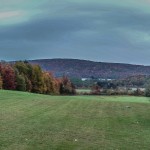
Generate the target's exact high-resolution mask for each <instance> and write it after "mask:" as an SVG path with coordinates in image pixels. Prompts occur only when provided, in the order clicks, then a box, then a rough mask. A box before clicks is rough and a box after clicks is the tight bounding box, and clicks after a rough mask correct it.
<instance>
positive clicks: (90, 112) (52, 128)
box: [0, 91, 150, 150]
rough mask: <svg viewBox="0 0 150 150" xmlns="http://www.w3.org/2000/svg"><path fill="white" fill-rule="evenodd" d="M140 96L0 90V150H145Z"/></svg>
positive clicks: (146, 106)
mask: <svg viewBox="0 0 150 150" xmlns="http://www.w3.org/2000/svg"><path fill="white" fill-rule="evenodd" d="M149 116H150V102H149V98H145V97H127V96H124V97H119V96H118V97H115V96H114V97H108V96H46V95H38V94H30V93H23V92H13V91H0V150H117V149H118V150H134V149H135V150H141V149H142V150H149V146H150V140H149V139H150V117H149Z"/></svg>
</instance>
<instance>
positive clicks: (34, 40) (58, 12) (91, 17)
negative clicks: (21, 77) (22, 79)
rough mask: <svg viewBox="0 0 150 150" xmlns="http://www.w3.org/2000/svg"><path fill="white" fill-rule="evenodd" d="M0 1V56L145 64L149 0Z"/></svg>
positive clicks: (148, 50)
mask: <svg viewBox="0 0 150 150" xmlns="http://www.w3.org/2000/svg"><path fill="white" fill-rule="evenodd" d="M0 2H1V6H0V60H6V61H13V60H31V59H53V58H71V59H83V60H91V61H97V62H112V63H128V64H138V65H150V60H149V58H150V30H149V29H150V20H149V18H150V1H149V0H132V1H130V0H126V1H124V2H122V1H119V0H105V1H103V0H93V1H90V0H61V1H60V0H52V1H49V0H43V1H40V0H32V1H29V0H20V1H18V0H13V2H12V1H11V0H8V1H6V0H0Z"/></svg>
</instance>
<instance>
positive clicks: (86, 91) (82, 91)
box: [76, 89, 91, 94]
mask: <svg viewBox="0 0 150 150" xmlns="http://www.w3.org/2000/svg"><path fill="white" fill-rule="evenodd" d="M76 91H77V94H83V93H90V92H91V90H90V89H77V90H76Z"/></svg>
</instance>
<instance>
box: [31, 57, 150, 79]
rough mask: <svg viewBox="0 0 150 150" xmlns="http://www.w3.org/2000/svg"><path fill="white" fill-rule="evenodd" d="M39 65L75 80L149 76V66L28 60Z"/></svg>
mask: <svg viewBox="0 0 150 150" xmlns="http://www.w3.org/2000/svg"><path fill="white" fill-rule="evenodd" d="M29 62H30V63H32V64H39V65H40V66H41V67H42V68H43V69H44V70H47V71H51V72H53V73H54V75H55V76H57V77H58V76H63V75H67V76H69V77H77V78H90V77H94V78H107V79H108V78H110V79H118V78H125V77H128V76H135V75H150V66H143V65H131V64H121V63H105V62H94V61H88V60H78V59H39V60H30V61H29Z"/></svg>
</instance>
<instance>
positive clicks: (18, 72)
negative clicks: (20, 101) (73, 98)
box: [0, 61, 75, 94]
mask: <svg viewBox="0 0 150 150" xmlns="http://www.w3.org/2000/svg"><path fill="white" fill-rule="evenodd" d="M0 89H6V90H17V91H27V92H32V93H40V94H75V87H74V85H73V84H72V83H71V81H70V80H69V79H68V78H67V77H62V78H55V77H54V76H53V74H52V73H50V72H47V71H43V70H42V69H41V67H40V66H39V65H31V64H30V63H28V62H27V61H18V62H15V63H11V64H10V63H6V62H1V63H0Z"/></svg>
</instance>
